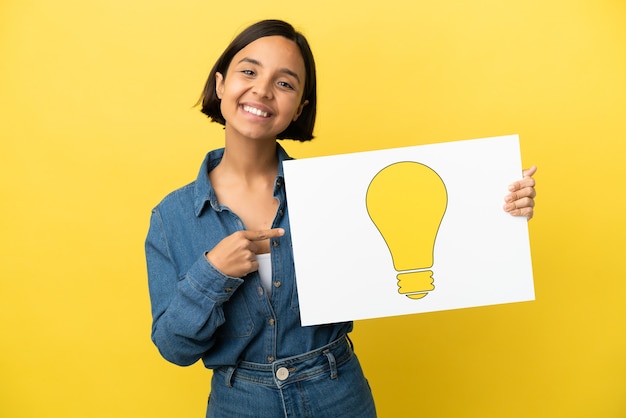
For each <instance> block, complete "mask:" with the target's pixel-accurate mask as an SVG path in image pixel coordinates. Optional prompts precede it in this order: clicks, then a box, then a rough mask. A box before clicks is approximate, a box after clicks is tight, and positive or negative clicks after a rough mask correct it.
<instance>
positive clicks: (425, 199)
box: [366, 161, 448, 299]
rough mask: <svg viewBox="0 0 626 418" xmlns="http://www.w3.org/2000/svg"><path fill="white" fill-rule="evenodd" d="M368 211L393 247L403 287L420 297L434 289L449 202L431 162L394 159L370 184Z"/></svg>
mask: <svg viewBox="0 0 626 418" xmlns="http://www.w3.org/2000/svg"><path fill="white" fill-rule="evenodd" d="M366 204H367V212H368V214H369V216H370V218H371V219H372V222H374V224H375V225H376V227H377V228H378V231H379V232H380V234H381V235H382V236H383V239H384V240H385V242H386V243H387V247H389V251H390V252H391V257H392V259H393V265H394V268H395V269H396V271H398V275H397V276H396V277H397V279H398V292H399V293H401V294H404V295H406V296H407V297H408V298H411V299H421V298H423V297H424V296H426V295H427V294H428V292H429V291H431V290H434V289H435V286H434V285H433V283H434V278H433V277H432V275H433V272H432V271H431V270H428V269H430V268H431V267H432V266H433V264H434V246H435V240H436V238H437V232H438V231H439V226H440V225H441V221H442V220H443V215H444V213H445V211H446V207H447V205H448V193H447V191H446V186H445V184H444V183H443V180H442V179H441V177H439V175H438V174H437V173H436V172H435V171H434V170H433V169H431V168H430V167H428V166H426V165H424V164H420V163H417V162H413V161H403V162H398V163H394V164H391V165H389V166H387V167H385V168H383V169H382V170H380V171H379V172H378V174H376V176H374V178H373V179H372V181H371V182H370V185H369V187H368V189H367V196H366Z"/></svg>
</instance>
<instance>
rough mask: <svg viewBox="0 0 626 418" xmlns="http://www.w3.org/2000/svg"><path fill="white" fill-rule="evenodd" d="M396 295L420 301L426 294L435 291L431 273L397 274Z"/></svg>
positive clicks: (412, 272) (428, 271)
mask: <svg viewBox="0 0 626 418" xmlns="http://www.w3.org/2000/svg"><path fill="white" fill-rule="evenodd" d="M396 278H397V279H398V293H400V294H403V295H405V296H406V297H407V298H409V299H422V298H423V297H424V296H426V295H427V294H428V292H430V291H432V290H435V285H434V284H433V283H434V281H435V279H433V272H432V271H431V270H421V271H410V272H403V273H399V274H398V275H397V276H396Z"/></svg>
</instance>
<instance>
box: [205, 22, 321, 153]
mask: <svg viewBox="0 0 626 418" xmlns="http://www.w3.org/2000/svg"><path fill="white" fill-rule="evenodd" d="M266 36H282V37H284V38H287V39H289V40H291V41H293V42H295V43H296V45H298V48H299V49H300V53H301V54H302V59H303V60H304V68H305V71H306V75H305V81H304V92H303V94H302V102H301V103H304V101H305V100H308V103H307V105H306V106H304V108H303V110H302V113H301V114H300V117H298V119H296V120H295V121H294V122H291V124H289V126H288V127H287V128H286V129H285V130H284V131H282V132H281V133H279V134H278V135H276V138H278V139H295V140H298V141H309V140H311V139H313V126H314V125H315V114H316V111H317V82H316V75H315V60H314V59H313V53H312V52H311V48H310V47H309V43H308V42H307V40H306V38H305V37H304V35H302V34H301V33H300V32H298V31H296V30H295V29H294V28H293V26H291V25H290V24H289V23H287V22H283V21H282V20H262V21H260V22H257V23H255V24H253V25H251V26H249V27H248V28H246V29H244V30H243V32H241V33H240V34H239V35H237V37H235V39H233V41H232V42H231V43H230V45H228V47H227V48H226V49H225V50H224V52H223V53H222V55H221V56H220V57H219V58H218V59H217V62H216V63H215V65H214V66H213V69H212V70H211V72H210V73H209V78H208V79H207V81H206V84H205V85H204V90H203V91H202V95H201V96H200V100H198V104H199V105H201V106H202V107H201V111H202V113H204V114H205V115H207V116H208V117H209V118H211V120H212V121H213V122H217V123H219V124H222V125H225V124H226V121H225V119H224V116H223V115H222V111H221V110H220V99H219V98H218V97H217V93H216V92H215V88H216V80H215V73H218V72H219V73H221V74H223V75H224V76H226V72H227V70H228V66H229V65H230V62H231V61H232V59H233V57H234V56H235V55H236V54H237V53H238V52H239V51H241V50H242V49H243V48H245V47H246V46H247V45H248V44H250V43H252V42H254V41H256V40H257V39H259V38H264V37H266Z"/></svg>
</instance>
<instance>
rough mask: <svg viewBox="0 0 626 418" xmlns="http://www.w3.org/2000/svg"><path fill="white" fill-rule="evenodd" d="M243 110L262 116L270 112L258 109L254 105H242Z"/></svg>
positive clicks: (266, 115)
mask: <svg viewBox="0 0 626 418" xmlns="http://www.w3.org/2000/svg"><path fill="white" fill-rule="evenodd" d="M243 110H245V111H246V112H248V113H252V114H253V115H257V116H262V117H264V118H266V117H268V116H269V115H270V114H269V113H267V112H264V111H262V110H259V109H257V108H255V107H252V106H244V107H243Z"/></svg>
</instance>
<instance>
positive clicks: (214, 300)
mask: <svg viewBox="0 0 626 418" xmlns="http://www.w3.org/2000/svg"><path fill="white" fill-rule="evenodd" d="M171 245H172V244H171V243H168V240H167V236H166V230H165V228H164V225H163V220H162V218H161V215H160V213H159V211H158V208H156V209H154V210H153V211H152V216H151V218H150V229H149V231H148V236H147V238H146V243H145V250H146V262H147V267H148V287H149V291H150V302H151V305H152V334H151V337H152V341H153V342H154V344H155V345H156V346H157V348H158V349H159V352H160V353H161V355H162V356H163V357H164V358H165V359H166V360H168V361H170V362H172V363H175V364H178V365H180V366H188V365H191V364H193V363H195V362H196V361H198V360H199V359H200V358H201V357H202V355H203V354H204V353H205V352H207V351H208V350H209V349H210V348H211V347H212V346H213V345H214V344H215V340H214V334H215V330H216V329H217V328H218V327H219V326H220V325H222V324H223V323H224V311H223V309H222V305H223V303H224V302H225V301H227V300H228V299H229V298H230V297H231V295H232V294H233V292H234V291H235V290H236V289H237V288H238V287H239V286H240V285H241V284H242V283H243V280H242V279H240V278H235V277H230V276H225V275H224V274H222V273H221V272H220V271H219V270H217V269H216V268H215V267H213V265H211V263H209V261H208V260H207V259H206V257H205V255H204V254H199V257H198V259H197V261H195V262H194V263H193V264H192V265H191V267H190V268H189V270H187V271H186V272H183V274H182V276H180V273H179V272H178V269H177V266H176V264H175V263H174V260H173V258H172V255H171V251H170V250H171V247H170V246H171Z"/></svg>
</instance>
